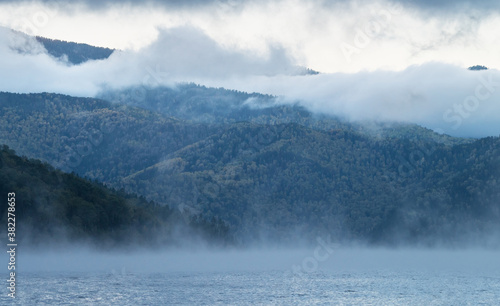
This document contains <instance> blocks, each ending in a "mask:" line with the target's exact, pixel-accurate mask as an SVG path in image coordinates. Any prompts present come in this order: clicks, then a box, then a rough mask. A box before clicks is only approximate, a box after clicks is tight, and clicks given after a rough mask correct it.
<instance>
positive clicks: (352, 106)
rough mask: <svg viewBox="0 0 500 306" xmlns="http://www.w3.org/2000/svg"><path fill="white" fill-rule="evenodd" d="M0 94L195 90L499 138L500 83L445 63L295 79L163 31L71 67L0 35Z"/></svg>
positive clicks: (35, 46)
mask: <svg viewBox="0 0 500 306" xmlns="http://www.w3.org/2000/svg"><path fill="white" fill-rule="evenodd" d="M0 42H1V46H0V52H1V55H2V56H1V57H0V64H1V65H2V67H3V69H2V72H1V73H0V79H1V80H2V82H1V88H0V90H2V91H11V92H60V93H65V94H70V95H77V96H95V95H97V94H98V93H99V92H102V91H103V90H107V89H117V88H124V87H128V86H138V85H139V86H144V87H145V88H149V87H154V86H173V85H174V84H176V83H178V82H196V83H200V84H204V85H208V86H214V87H225V88H230V89H238V90H242V91H249V92H261V93H266V94H273V95H276V96H279V97H280V98H279V101H281V102H282V103H296V102H299V103H301V104H303V105H305V106H306V107H308V108H309V109H311V110H313V111H315V112H318V113H328V114H333V115H338V116H341V117H344V118H346V119H348V120H353V121H400V122H412V123H418V124H421V125H424V126H426V127H428V128H431V129H434V130H436V131H439V132H444V133H447V134H451V135H459V136H487V135H498V133H499V132H498V131H500V123H497V122H498V120H496V114H498V113H499V112H500V103H499V101H500V94H499V87H500V74H499V73H498V71H497V70H486V71H469V70H466V69H464V68H462V67H457V66H454V65H449V64H443V63H437V62H434V63H428V64H424V65H416V66H411V67H409V68H407V69H405V70H403V71H384V70H378V71H373V72H361V73H356V74H345V73H330V74H328V73H324V74H319V75H314V76H313V75H307V76H300V75H294V73H293V72H294V69H296V66H295V65H294V63H293V62H292V60H291V59H290V58H289V57H287V54H286V52H285V50H283V49H278V48H277V49H275V50H272V52H271V53H270V54H269V55H267V56H261V55H258V54H252V53H251V52H243V51H235V50H232V49H228V48H225V47H223V46H221V45H219V44H218V43H217V42H216V41H214V40H213V39H211V38H210V37H208V36H207V35H206V34H205V33H203V32H202V31H200V30H198V29H195V28H191V27H182V28H176V29H167V30H162V31H161V34H160V35H159V38H158V40H157V41H156V42H154V43H153V44H151V45H150V46H148V47H146V48H144V49H141V50H139V51H118V52H115V53H113V54H112V55H111V57H110V58H109V59H107V60H105V61H91V62H87V63H85V64H82V65H78V66H71V65H68V63H66V62H64V61H63V60H60V59H59V60H57V59H54V58H52V57H50V56H49V55H48V54H47V53H46V51H45V50H44V49H43V46H41V45H40V44H39V43H38V42H37V41H36V40H34V39H33V38H31V37H28V36H25V35H22V34H19V33H13V32H11V31H9V30H6V29H3V30H2V31H0Z"/></svg>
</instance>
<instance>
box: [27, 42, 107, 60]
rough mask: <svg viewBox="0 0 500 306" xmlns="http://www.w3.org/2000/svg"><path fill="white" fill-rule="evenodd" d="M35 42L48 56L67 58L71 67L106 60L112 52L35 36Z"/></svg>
mask: <svg viewBox="0 0 500 306" xmlns="http://www.w3.org/2000/svg"><path fill="white" fill-rule="evenodd" d="M36 40H37V41H38V42H40V43H41V44H42V45H43V46H44V47H45V49H47V52H48V53H49V54H50V55H52V56H53V57H55V58H67V60H68V62H70V63H71V64H73V65H79V64H82V63H84V62H86V61H89V60H103V59H107V58H108V57H109V56H110V55H111V54H112V53H113V52H114V50H113V49H109V48H101V47H94V46H91V45H87V44H81V43H74V42H67V41H63V40H57V39H50V38H45V37H40V36H37V37H36Z"/></svg>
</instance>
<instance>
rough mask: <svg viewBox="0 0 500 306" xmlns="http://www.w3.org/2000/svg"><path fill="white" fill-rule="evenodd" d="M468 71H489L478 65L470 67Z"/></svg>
mask: <svg viewBox="0 0 500 306" xmlns="http://www.w3.org/2000/svg"><path fill="white" fill-rule="evenodd" d="M467 69H469V70H473V71H478V70H488V67H486V66H481V65H476V66H471V67H469V68H467Z"/></svg>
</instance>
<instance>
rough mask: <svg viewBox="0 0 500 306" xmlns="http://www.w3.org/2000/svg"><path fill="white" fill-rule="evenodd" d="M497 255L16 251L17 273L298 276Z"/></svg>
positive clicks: (457, 263) (453, 266) (480, 268)
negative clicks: (270, 273)
mask: <svg viewBox="0 0 500 306" xmlns="http://www.w3.org/2000/svg"><path fill="white" fill-rule="evenodd" d="M499 255H500V251H498V250H484V249H462V250H444V249H414V248H406V249H385V248H340V249H338V248H335V247H333V248H330V247H329V246H327V248H325V247H324V246H321V245H318V246H317V247H316V248H314V247H313V248H300V249H298V248H289V249H252V250H177V251H176V250H171V251H157V252H153V251H141V250H138V251H134V252H130V253H115V252H109V253H102V252H96V251H90V250H89V249H69V250H67V251H62V250H59V251H46V252H41V253H40V252H30V251H27V252H23V251H22V250H21V251H19V255H18V256H19V258H18V269H17V270H18V271H17V272H18V273H19V275H22V273H28V272H48V273H50V272H94V273H95V272H98V273H111V274H125V273H169V272H200V273H204V272H207V273H208V272H260V271H283V273H288V274H289V275H290V276H295V277H302V276H304V274H308V273H318V272H326V273H328V272H342V271H346V272H349V271H353V272H354V271H373V270H391V271H399V270H407V271H420V272H426V271H428V272H432V271H436V270H439V271H457V272H463V273H488V274H490V273H491V274H493V273H497V272H500V262H499V261H498V258H499Z"/></svg>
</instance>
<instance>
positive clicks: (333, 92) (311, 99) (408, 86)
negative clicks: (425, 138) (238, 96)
mask: <svg viewBox="0 0 500 306" xmlns="http://www.w3.org/2000/svg"><path fill="white" fill-rule="evenodd" d="M206 83H207V84H209V85H213V86H225V87H228V88H236V89H239V90H244V91H250V92H253V91H256V92H263V93H268V94H273V95H278V96H281V97H282V99H283V100H282V101H283V103H294V102H299V103H300V104H302V105H304V106H306V107H307V108H309V109H311V110H313V111H314V112H317V113H327V114H331V115H336V116H340V117H343V118H345V119H347V120H350V121H357V122H366V121H370V122H371V121H377V122H409V123H417V124H420V125H422V126H425V127H427V128H430V129H433V130H435V131H437V132H440V133H446V134H449V135H453V136H464V137H484V136H498V135H500V121H499V120H498V114H499V113H500V72H499V71H497V70H487V71H469V70H467V69H464V68H462V67H457V66H454V65H449V64H442V63H427V64H424V65H416V66H412V67H409V68H407V69H405V70H403V71H374V72H361V73H355V74H345V73H333V74H320V75H315V76H274V77H248V78H245V79H239V80H228V81H226V82H224V83H223V84H221V83H220V82H214V81H211V80H207V81H206Z"/></svg>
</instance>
